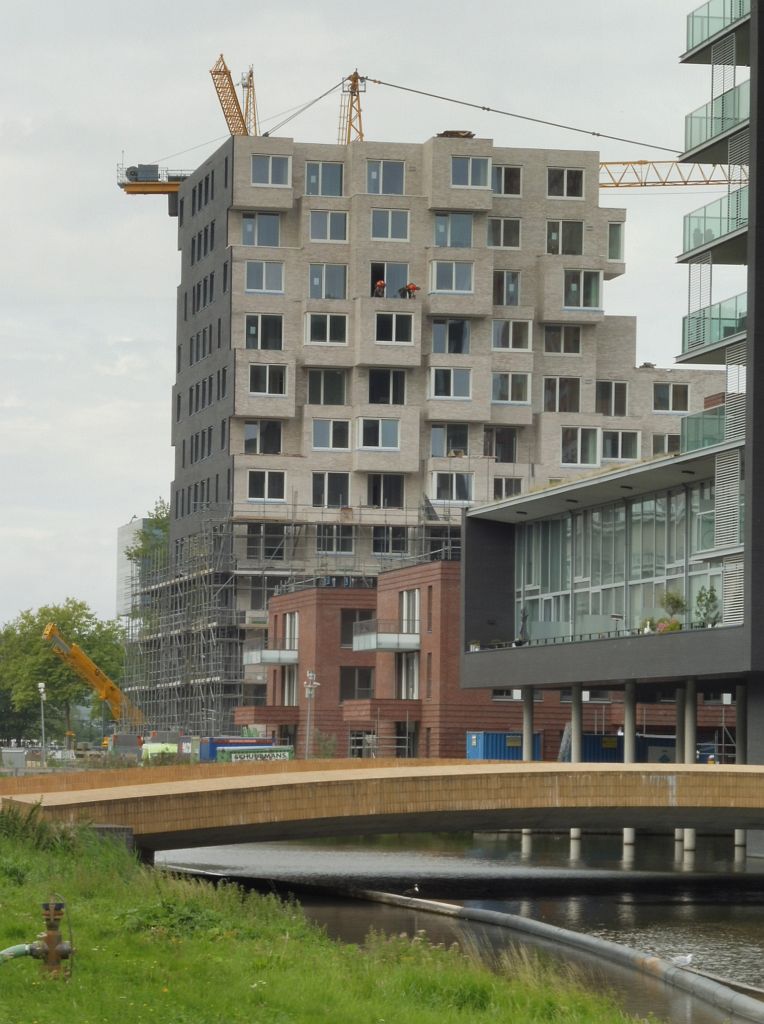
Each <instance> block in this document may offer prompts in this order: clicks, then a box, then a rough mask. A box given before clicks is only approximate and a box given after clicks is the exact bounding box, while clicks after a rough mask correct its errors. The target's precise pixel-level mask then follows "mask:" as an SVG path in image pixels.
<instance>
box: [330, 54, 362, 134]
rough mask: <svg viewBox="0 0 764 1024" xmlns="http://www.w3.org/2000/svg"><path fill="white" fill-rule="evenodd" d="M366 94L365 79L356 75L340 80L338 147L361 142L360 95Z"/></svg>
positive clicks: (356, 71)
mask: <svg viewBox="0 0 764 1024" xmlns="http://www.w3.org/2000/svg"><path fill="white" fill-rule="evenodd" d="M362 92H366V79H365V78H362V77H361V76H360V75H359V74H358V69H357V68H356V70H355V71H354V72H353V74H352V75H348V76H347V78H343V79H342V95H341V97H340V124H339V130H338V132H337V142H338V144H339V145H340V146H342V145H346V144H347V143H349V142H363V118H362V116H361V93H362Z"/></svg>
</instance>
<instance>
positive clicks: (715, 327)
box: [682, 292, 748, 353]
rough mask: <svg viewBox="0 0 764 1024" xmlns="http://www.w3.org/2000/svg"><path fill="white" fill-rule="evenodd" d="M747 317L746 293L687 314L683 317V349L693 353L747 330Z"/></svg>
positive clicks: (684, 351)
mask: <svg viewBox="0 0 764 1024" xmlns="http://www.w3.org/2000/svg"><path fill="white" fill-rule="evenodd" d="M747 316H748V293H747V292H743V293H742V294H741V295H735V296H734V297H733V298H731V299H724V300H723V301H722V302H715V303H714V304H713V306H705V307H704V308H703V309H697V310H695V312H694V313H689V314H688V315H687V316H686V317H684V319H683V320H682V352H683V353H687V352H694V351H695V350H696V349H699V348H703V347H704V346H706V345H716V344H718V343H719V342H720V341H724V340H725V339H726V338H730V337H732V336H733V335H735V334H740V333H741V332H742V331H744V330H745V329H746V322H747Z"/></svg>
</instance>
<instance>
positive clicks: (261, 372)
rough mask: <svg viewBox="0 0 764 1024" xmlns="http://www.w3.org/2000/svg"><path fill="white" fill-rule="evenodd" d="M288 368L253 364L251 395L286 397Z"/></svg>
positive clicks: (250, 376)
mask: <svg viewBox="0 0 764 1024" xmlns="http://www.w3.org/2000/svg"><path fill="white" fill-rule="evenodd" d="M286 370H287V368H286V366H282V365H277V364H275V363H251V364H250V367H249V393H250V394H251V395H285V394H286Z"/></svg>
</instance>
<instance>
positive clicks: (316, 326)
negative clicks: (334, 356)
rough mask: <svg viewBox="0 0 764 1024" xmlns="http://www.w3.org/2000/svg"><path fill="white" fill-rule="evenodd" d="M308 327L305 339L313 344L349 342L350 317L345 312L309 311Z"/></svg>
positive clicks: (342, 343)
mask: <svg viewBox="0 0 764 1024" xmlns="http://www.w3.org/2000/svg"><path fill="white" fill-rule="evenodd" d="M307 328H308V336H307V338H306V339H305V340H306V341H308V342H309V343H311V344H314V343H320V342H323V343H326V344H331V345H345V344H347V340H348V318H347V316H345V314H344V313H308V323H307Z"/></svg>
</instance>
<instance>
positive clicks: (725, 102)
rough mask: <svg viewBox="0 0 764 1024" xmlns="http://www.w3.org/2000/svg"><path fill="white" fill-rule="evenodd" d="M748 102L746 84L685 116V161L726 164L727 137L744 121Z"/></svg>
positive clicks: (748, 90) (747, 85)
mask: <svg viewBox="0 0 764 1024" xmlns="http://www.w3.org/2000/svg"><path fill="white" fill-rule="evenodd" d="M750 102H751V83H750V82H749V81H746V82H741V83H740V85H737V86H735V88H734V89H729V90H728V91H727V92H725V93H722V95H721V96H717V97H716V98H715V99H713V100H711V101H710V102H709V103H704V104H703V106H702V107H698V109H697V110H694V111H693V112H692V113H691V114H688V115H687V117H686V118H685V121H684V148H685V154H684V156H685V158H686V159H690V156H691V158H692V159H693V160H697V161H699V162H701V163H713V164H716V163H726V162H727V159H728V145H727V142H728V139H727V136H728V134H729V133H730V132H732V131H734V130H735V129H737V128H739V127H741V126H742V125H743V124H745V123H746V122H747V121H748V119H749V116H750Z"/></svg>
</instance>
